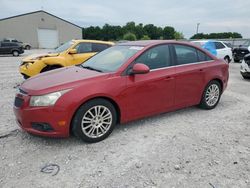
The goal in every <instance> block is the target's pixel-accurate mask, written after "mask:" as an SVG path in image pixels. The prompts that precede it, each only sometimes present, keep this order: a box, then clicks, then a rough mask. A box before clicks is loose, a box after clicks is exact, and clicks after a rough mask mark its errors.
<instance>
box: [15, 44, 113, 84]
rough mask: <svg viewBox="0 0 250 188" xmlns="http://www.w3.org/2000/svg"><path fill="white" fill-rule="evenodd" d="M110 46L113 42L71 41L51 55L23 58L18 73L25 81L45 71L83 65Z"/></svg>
mask: <svg viewBox="0 0 250 188" xmlns="http://www.w3.org/2000/svg"><path fill="white" fill-rule="evenodd" d="M112 45H114V43H113V42H105V41H97V40H71V41H69V42H67V43H65V44H63V45H62V46H59V47H58V48H56V49H55V50H54V51H53V52H52V53H48V54H43V55H41V54H40V55H33V56H28V57H26V58H24V59H23V60H22V63H21V65H20V67H19V71H20V73H21V74H22V75H23V77H24V78H25V79H27V78H29V77H32V76H35V75H37V74H39V73H42V72H45V71H50V70H53V69H57V68H61V67H66V66H70V65H77V64H80V63H83V62H85V61H86V60H87V59H89V58H90V57H92V56H93V55H95V54H96V53H98V52H100V51H102V50H105V49H106V48H109V47H110V46H112Z"/></svg>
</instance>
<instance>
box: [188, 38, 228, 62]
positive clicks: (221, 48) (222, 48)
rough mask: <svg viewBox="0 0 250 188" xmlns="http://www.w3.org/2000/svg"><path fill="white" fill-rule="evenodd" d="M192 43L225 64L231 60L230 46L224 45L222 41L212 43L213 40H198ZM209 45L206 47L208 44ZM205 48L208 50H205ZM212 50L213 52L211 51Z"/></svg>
mask: <svg viewBox="0 0 250 188" xmlns="http://www.w3.org/2000/svg"><path fill="white" fill-rule="evenodd" d="M192 42H193V43H195V44H197V45H199V46H201V47H202V48H204V49H206V50H208V51H209V52H210V53H212V54H213V55H216V56H217V57H218V58H219V59H224V60H225V61H226V62H227V63H230V62H231V60H232V58H233V57H232V48H231V47H230V45H228V44H226V43H225V42H222V41H214V40H199V41H192ZM208 43H209V45H206V44H208ZM207 46H208V47H209V48H207ZM213 49H214V51H215V52H214V51H213Z"/></svg>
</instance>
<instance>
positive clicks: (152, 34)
mask: <svg viewBox="0 0 250 188" xmlns="http://www.w3.org/2000/svg"><path fill="white" fill-rule="evenodd" d="M82 36H83V38H84V39H95V40H107V41H118V40H150V39H183V38H184V35H183V34H182V33H181V32H178V31H176V30H175V29H174V28H173V27H171V26H165V27H157V26H155V25H153V24H146V25H143V24H142V23H140V24H135V22H128V23H127V24H126V25H124V26H114V25H109V24H105V25H104V26H103V27H99V26H90V27H87V28H83V29H82Z"/></svg>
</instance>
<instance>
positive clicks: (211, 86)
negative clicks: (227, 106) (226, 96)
mask: <svg viewBox="0 0 250 188" xmlns="http://www.w3.org/2000/svg"><path fill="white" fill-rule="evenodd" d="M221 90H222V87H221V85H220V83H219V82H218V81H216V80H212V81H210V82H209V83H208V85H207V86H206V88H205V90H204V92H203V95H202V99H201V102H200V105H199V106H200V107H201V108H203V109H207V110H210V109H213V108H215V107H216V106H217V104H218V103H219V101H220V96H221V92H222V91H221Z"/></svg>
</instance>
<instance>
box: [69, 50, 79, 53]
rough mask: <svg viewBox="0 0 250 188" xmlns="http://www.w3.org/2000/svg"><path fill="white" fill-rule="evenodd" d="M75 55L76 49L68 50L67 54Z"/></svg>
mask: <svg viewBox="0 0 250 188" xmlns="http://www.w3.org/2000/svg"><path fill="white" fill-rule="evenodd" d="M76 53H77V50H76V49H70V50H69V54H76Z"/></svg>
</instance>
